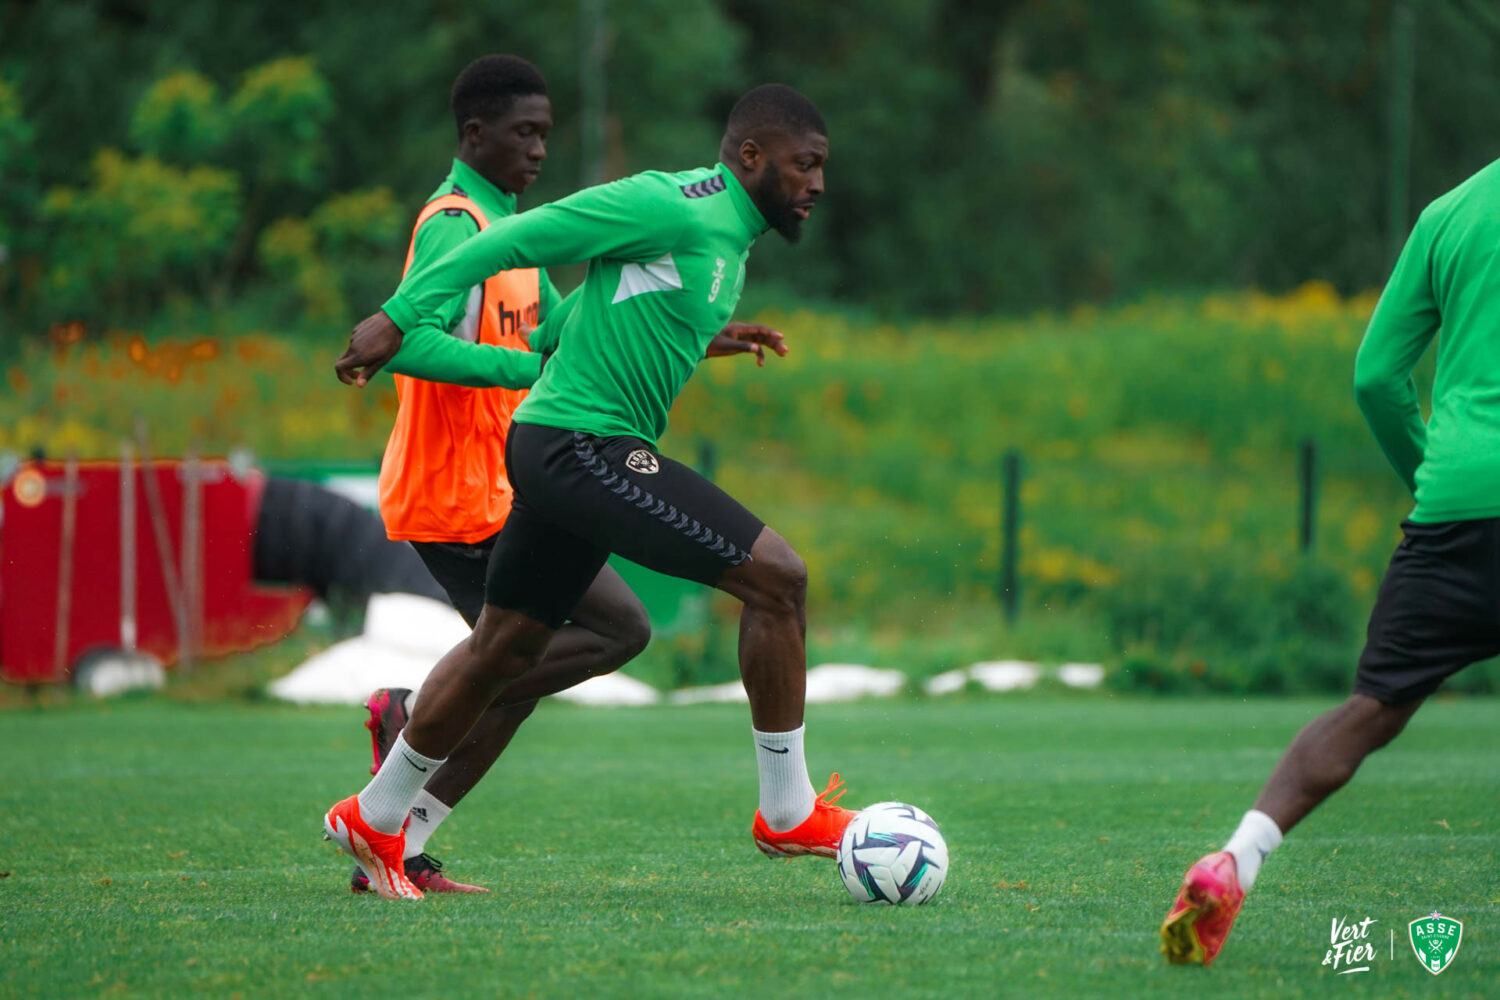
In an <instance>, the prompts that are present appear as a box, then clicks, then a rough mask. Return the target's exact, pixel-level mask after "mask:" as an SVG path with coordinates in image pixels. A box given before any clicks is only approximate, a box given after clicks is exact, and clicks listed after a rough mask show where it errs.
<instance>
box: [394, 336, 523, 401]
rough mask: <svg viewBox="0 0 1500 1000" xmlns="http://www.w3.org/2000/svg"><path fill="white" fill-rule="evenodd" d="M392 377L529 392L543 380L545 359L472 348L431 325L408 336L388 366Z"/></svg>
mask: <svg viewBox="0 0 1500 1000" xmlns="http://www.w3.org/2000/svg"><path fill="white" fill-rule="evenodd" d="M386 367H387V368H389V369H390V371H391V372H392V373H393V374H397V375H410V376H411V377H412V378H419V379H422V380H423V381H426V382H448V383H451V384H453V385H466V386H469V387H470V388H474V389H488V388H492V387H496V386H498V387H500V388H503V389H529V388H531V385H532V383H533V382H535V381H536V380H537V379H538V378H540V377H541V374H542V356H541V355H540V354H534V353H532V352H531V351H517V350H512V349H511V348H508V347H497V346H495V345H493V344H471V343H469V342H468V341H467V340H459V339H458V338H457V337H450V336H448V335H447V334H446V333H439V332H438V331H437V330H435V329H433V328H432V327H431V326H430V325H422V326H418V327H417V328H416V329H414V330H412V331H411V332H410V333H408V334H407V335H406V338H405V339H404V340H403V341H402V342H401V349H400V350H399V351H397V352H396V356H395V357H394V358H392V359H391V360H390V363H389V364H388V365H387V366H386Z"/></svg>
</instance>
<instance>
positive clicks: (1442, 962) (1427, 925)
mask: <svg viewBox="0 0 1500 1000" xmlns="http://www.w3.org/2000/svg"><path fill="white" fill-rule="evenodd" d="M1406 928H1407V932H1408V933H1409V934H1410V935H1411V948H1412V951H1414V952H1416V953H1417V961H1419V962H1421V963H1422V968H1424V969H1426V970H1427V971H1428V972H1430V973H1432V974H1433V975H1434V976H1435V975H1437V974H1438V973H1440V972H1442V971H1443V970H1444V969H1446V968H1447V967H1448V966H1449V965H1452V964H1453V956H1454V955H1457V954H1458V946H1459V945H1460V944H1462V943H1463V939H1464V925H1463V923H1462V921H1458V920H1454V919H1453V918H1452V917H1445V916H1443V915H1442V914H1441V913H1439V912H1438V911H1436V910H1433V911H1432V913H1431V915H1429V916H1426V917H1418V918H1417V919H1416V920H1413V921H1412V922H1411V923H1409V924H1407V925H1406Z"/></svg>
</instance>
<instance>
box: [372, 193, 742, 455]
mask: <svg viewBox="0 0 1500 1000" xmlns="http://www.w3.org/2000/svg"><path fill="white" fill-rule="evenodd" d="M766 228H767V227H766V222H765V219H764V218H763V217H762V216H761V214H760V212H759V210H758V209H756V207H755V204H754V202H752V201H751V199H750V196H749V194H747V193H746V191H745V189H744V188H743V187H742V186H741V185H740V183H739V181H738V180H737V179H736V178H735V176H734V174H733V173H732V172H731V171H730V170H729V169H728V168H727V167H725V166H723V165H722V164H720V165H717V166H714V167H706V168H701V169H698V170H689V171H684V172H682V173H675V174H667V173H658V172H655V171H651V172H647V173H643V174H637V175H635V176H633V177H627V178H625V179H624V180H620V181H615V182H614V183H612V184H603V185H600V186H598V187H592V188H587V189H585V190H583V191H579V192H578V193H576V194H573V195H570V196H569V197H567V198H563V199H561V200H560V201H555V202H553V203H551V204H549V205H543V206H542V207H540V208H536V209H532V210H531V211H528V212H524V213H522V214H520V215H515V216H512V217H510V218H508V219H505V220H502V221H499V222H496V223H494V224H492V225H491V226H490V227H489V228H488V229H486V230H485V231H484V232H482V233H480V234H479V235H478V236H475V237H474V238H473V239H470V240H467V241H466V242H464V243H463V244H461V245H459V246H458V247H456V248H455V249H454V250H452V251H450V252H449V253H448V254H447V255H445V256H444V257H443V258H442V259H440V260H438V261H435V262H434V263H432V264H430V265H428V266H426V267H423V268H420V269H417V268H415V267H414V268H413V269H412V271H411V273H409V274H408V275H407V276H406V280H404V281H403V282H402V283H401V287H400V288H399V289H397V291H396V294H395V295H394V296H393V297H392V298H391V299H390V301H388V302H387V303H386V304H385V307H384V308H385V312H386V313H387V314H388V315H389V316H390V317H391V319H392V320H393V321H395V323H396V325H397V326H399V327H400V328H401V329H402V330H404V331H408V333H410V331H412V330H414V329H416V328H417V327H419V326H421V325H423V324H425V323H431V322H433V321H434V317H435V316H436V315H437V311H438V309H439V308H440V307H441V305H442V304H443V303H444V302H447V301H449V300H450V299H451V298H452V297H453V296H454V295H455V294H457V293H458V292H460V291H462V290H464V289H466V288H468V287H470V286H471V285H473V284H474V283H475V282H476V281H480V280H482V279H483V278H484V277H485V276H486V275H489V274H493V273H495V272H496V271H502V270H506V269H509V268H516V267H549V266H555V265H559V264H568V263H575V262H579V261H588V274H587V277H585V279H584V282H583V285H582V286H581V287H580V288H579V289H578V290H577V291H576V292H574V294H573V295H570V296H569V297H568V301H567V302H566V303H565V307H564V308H560V309H558V310H557V315H554V316H553V317H551V318H550V319H549V321H548V323H547V324H546V325H548V326H552V325H553V324H554V323H555V324H557V326H556V328H555V329H553V330H552V331H551V335H552V336H553V337H555V338H556V340H557V344H558V346H557V350H556V352H555V353H554V354H553V356H552V358H551V360H550V361H548V363H547V366H546V369H545V371H543V373H542V376H541V378H540V380H538V381H537V383H536V384H535V385H534V386H533V387H532V390H531V393H530V395H529V396H527V398H526V401H525V402H524V403H522V404H521V406H520V407H519V408H518V409H517V410H516V414H515V419H516V421H518V422H520V423H534V424H543V425H546V426H549V427H558V428H562V429H565V430H577V431H584V432H586V433H589V434H598V435H601V436H615V435H629V436H632V437H638V438H641V439H642V440H644V441H647V442H651V443H653V444H654V443H655V441H656V439H657V438H658V437H660V436H661V434H662V432H663V431H664V430H665V429H666V426H667V411H668V410H669V409H670V408H671V405H672V401H673V400H674V399H675V398H676V397H677V394H678V393H679V392H680V391H681V390H682V386H683V384H684V383H685V382H686V381H687V379H688V377H689V376H690V375H692V373H693V371H694V369H695V368H696V366H697V364H698V362H699V361H700V360H701V359H702V358H703V355H704V352H705V351H706V350H707V347H708V343H709V341H711V340H712V339H713V338H714V335H715V334H716V333H718V332H719V330H721V329H722V328H723V326H724V324H725V323H726V322H728V320H729V318H730V316H731V315H733V313H734V307H735V305H736V303H738V301H739V297H740V291H741V289H742V287H743V285H744V280H745V261H746V259H747V258H748V257H749V254H750V246H751V244H752V243H754V242H755V239H756V237H758V236H759V235H760V234H761V233H762V232H764V231H765V230H766ZM574 296H577V299H576V300H575V298H574ZM460 346H468V347H473V346H476V345H462V344H461V342H460ZM424 377H427V378H434V377H439V378H442V377H443V376H438V375H432V374H429V375H427V376H424ZM444 380H449V381H451V379H446V378H445V379H444Z"/></svg>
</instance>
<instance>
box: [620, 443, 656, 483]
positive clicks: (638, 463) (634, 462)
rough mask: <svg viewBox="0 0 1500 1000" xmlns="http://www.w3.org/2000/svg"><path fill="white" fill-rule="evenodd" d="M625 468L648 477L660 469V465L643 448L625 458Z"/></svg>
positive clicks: (654, 457)
mask: <svg viewBox="0 0 1500 1000" xmlns="http://www.w3.org/2000/svg"><path fill="white" fill-rule="evenodd" d="M625 468H627V469H629V470H630V471H632V472H644V473H646V474H647V475H648V476H649V475H652V474H653V473H655V472H656V471H657V470H658V469H660V468H661V463H660V462H658V461H657V460H656V456H655V455H653V454H651V453H650V452H649V451H647V450H646V449H645V448H637V449H636V450H635V451H632V452H631V453H630V454H629V455H627V456H625Z"/></svg>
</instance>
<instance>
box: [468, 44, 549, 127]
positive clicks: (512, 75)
mask: <svg viewBox="0 0 1500 1000" xmlns="http://www.w3.org/2000/svg"><path fill="white" fill-rule="evenodd" d="M545 93H547V80H546V78H545V77H543V76H542V71H541V70H539V69H537V68H536V67H535V66H533V65H531V63H529V62H527V61H526V60H525V59H522V58H521V57H520V56H480V57H479V58H478V59H475V60H474V61H473V62H471V63H469V65H467V66H465V67H464V71H463V72H462V73H460V74H458V79H457V80H454V81H453V96H452V98H451V100H450V103H451V104H452V105H453V120H454V123H455V124H457V125H458V137H459V138H460V139H462V138H463V134H464V122H466V121H468V120H469V119H470V118H482V119H484V120H486V121H488V120H489V119H491V118H498V117H499V116H500V115H503V114H505V112H507V111H509V110H510V106H511V105H512V104H514V103H515V101H516V98H518V97H526V96H527V95H529V94H545Z"/></svg>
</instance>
